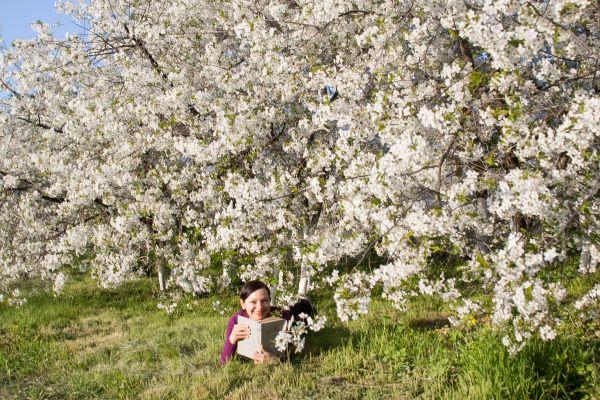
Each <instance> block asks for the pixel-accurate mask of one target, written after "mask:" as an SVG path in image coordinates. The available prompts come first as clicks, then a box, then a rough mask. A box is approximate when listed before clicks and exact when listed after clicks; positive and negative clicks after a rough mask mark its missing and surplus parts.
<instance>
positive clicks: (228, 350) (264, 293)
mask: <svg viewBox="0 0 600 400" xmlns="http://www.w3.org/2000/svg"><path fill="white" fill-rule="evenodd" d="M240 307H241V310H240V311H238V312H237V313H235V314H233V316H232V317H231V318H230V319H229V324H228V325H227V330H226V331H225V344H224V345H223V351H222V352H221V364H225V363H226V362H227V361H229V359H230V358H231V357H233V355H234V354H235V352H236V349H237V342H238V341H239V340H242V339H246V338H248V337H250V328H249V327H248V326H247V325H243V324H238V323H237V322H238V317H239V316H240V315H241V316H244V317H246V318H250V319H252V320H255V321H260V320H263V319H265V318H267V317H268V316H269V315H270V314H271V312H273V311H278V309H277V307H271V291H270V290H269V287H268V286H267V285H266V284H265V283H264V282H262V281H259V280H254V281H250V282H247V283H246V284H245V285H244V286H243V287H242V290H241V291H240ZM301 313H305V314H307V315H310V316H312V315H314V307H313V305H312V304H311V303H310V301H308V300H307V299H301V300H300V301H299V302H298V303H296V304H295V305H294V306H293V307H292V308H291V309H290V310H284V311H283V312H282V315H281V317H282V318H283V319H286V320H289V319H290V318H291V317H292V316H294V317H295V318H294V319H297V318H298V315H299V314H301ZM253 359H254V362H255V363H256V364H262V363H269V362H275V361H278V360H279V359H278V358H277V356H275V355H274V354H271V353H269V352H267V351H265V350H264V349H262V348H261V349H260V350H259V351H257V352H255V353H254V357H253Z"/></svg>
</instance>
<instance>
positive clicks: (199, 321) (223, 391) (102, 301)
mask: <svg viewBox="0 0 600 400" xmlns="http://www.w3.org/2000/svg"><path fill="white" fill-rule="evenodd" d="M153 287H154V286H153V283H152V282H150V281H139V282H135V283H129V284H127V285H124V286H123V287H121V288H118V289H116V290H105V289H100V288H97V287H95V286H94V285H93V283H92V282H91V281H89V280H87V279H80V280H77V281H74V282H71V283H70V284H69V285H68V286H67V288H66V291H65V293H64V294H63V295H62V296H60V297H54V296H52V295H51V294H40V295H38V296H36V297H34V298H32V299H30V301H29V302H28V303H26V304H25V305H24V306H22V307H20V308H9V307H5V306H0V399H3V400H4V399H6V400H12V399H19V400H20V399H78V400H79V399H136V398H139V399H220V398H228V399H252V398H256V399H278V398H281V399H305V398H319V399H321V398H325V399H380V398H397V399H412V398H424V399H430V398H431V399H434V398H435V399H438V398H441V399H444V398H447V399H465V398H472V399H525V398H537V399H558V398H565V399H567V398H569V399H570V398H576V399H577V398H580V399H584V398H588V399H594V398H600V387H599V385H598V383H597V382H598V381H600V356H599V354H600V341H599V339H598V334H597V332H594V331H592V332H591V333H590V331H589V330H586V328H585V326H584V325H582V324H581V321H579V320H578V319H577V318H573V320H572V321H571V322H568V323H567V325H566V326H564V327H563V334H562V335H561V336H559V337H558V338H557V339H556V340H555V341H553V342H542V341H539V340H535V341H532V342H531V343H530V344H529V345H528V346H527V347H526V348H525V349H524V350H523V351H521V352H520V353H519V354H518V355H516V356H515V357H510V356H509V355H508V353H507V351H506V350H505V348H504V347H503V346H502V344H501V343H500V339H501V334H500V333H498V332H495V331H494V330H492V329H491V328H489V327H486V326H479V327H475V328H474V329H473V330H471V331H457V330H452V329H450V328H449V327H447V326H446V325H445V324H444V323H443V321H444V317H445V316H446V315H445V314H444V308H443V306H442V305H441V304H439V303H437V302H434V301H428V300H423V301H420V302H417V303H415V304H413V305H412V306H411V308H410V309H409V310H408V311H407V312H399V311H397V310H395V309H393V308H391V307H390V306H389V305H387V304H385V303H381V302H378V301H375V302H374V303H373V305H372V312H371V313H370V314H369V315H367V316H365V317H363V318H362V319H359V320H358V321H353V322H351V323H349V324H341V323H336V322H333V321H334V318H333V312H334V307H333V304H332V302H331V299H327V298H326V297H323V298H319V299H318V306H319V308H320V310H321V311H322V312H324V313H325V314H326V315H328V316H329V317H330V320H331V321H332V322H330V323H329V324H328V325H327V327H326V328H325V329H324V330H323V331H321V332H318V333H313V334H312V335H311V336H309V339H308V344H307V350H306V351H305V352H304V353H302V354H300V355H298V356H296V357H295V358H294V359H293V360H292V362H290V363H283V364H280V365H273V366H254V365H252V364H250V363H246V362H242V361H239V360H233V361H232V362H230V363H229V364H228V365H227V366H225V367H221V366H219V364H218V357H219V354H220V350H221V346H222V344H223V339H224V329H225V325H226V323H227V317H228V315H225V316H221V315H219V314H218V313H217V312H215V311H214V310H213V308H212V302H213V301H214V300H216V299H217V298H216V297H211V298H204V299H200V300H197V301H196V302H195V304H192V305H193V307H191V308H192V309H187V308H185V307H182V308H181V309H178V311H177V312H176V313H174V314H173V315H171V316H169V315H167V314H166V313H165V312H163V311H161V310H158V309H157V308H156V304H157V294H156V293H155V292H154V289H153ZM220 300H221V302H222V303H225V304H228V305H229V307H230V308H229V311H230V312H232V311H233V304H235V301H236V300H235V298H233V297H227V298H224V299H220Z"/></svg>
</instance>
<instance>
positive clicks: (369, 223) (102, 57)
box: [0, 0, 600, 351]
mask: <svg viewBox="0 0 600 400" xmlns="http://www.w3.org/2000/svg"><path fill="white" fill-rule="evenodd" d="M57 8H58V9H59V11H62V12H64V13H67V14H70V15H72V16H73V17H74V18H75V19H76V20H78V21H80V23H81V25H82V26H84V27H86V34H85V35H79V36H78V35H72V36H70V37H68V38H67V39H65V40H59V39H57V38H55V37H54V36H53V35H52V33H51V27H49V26H48V25H45V24H43V23H37V24H35V28H36V30H37V33H38V34H37V37H36V38H35V39H32V40H18V41H15V42H14V43H13V44H12V45H11V46H10V47H7V48H4V49H3V51H2V55H1V57H2V58H1V62H0V79H1V81H0V84H1V85H2V91H3V96H2V100H1V103H0V104H1V112H0V118H1V119H2V120H1V124H0V129H1V130H0V208H1V212H0V222H1V223H0V296H2V298H4V299H5V300H7V301H10V302H19V301H22V294H21V293H20V292H19V290H20V287H19V283H20V282H23V280H24V279H33V278H42V279H43V280H47V281H51V282H53V285H54V289H55V290H56V291H57V292H58V291H60V289H61V287H62V285H63V284H64V282H65V279H66V278H67V276H68V271H70V270H72V268H74V267H76V268H80V269H84V270H88V271H90V272H91V273H92V274H93V275H94V276H95V277H96V278H97V280H98V282H99V283H100V284H101V285H103V286H105V287H112V286H116V285H118V284H120V283H121V282H123V281H125V280H128V279H132V278H135V277H136V276H139V275H140V274H144V273H146V272H147V271H152V273H154V271H156V274H157V276H158V277H159V282H160V283H159V284H160V287H161V289H163V290H164V289H167V288H168V289H170V290H183V291H185V292H189V293H194V294H201V293H205V292H210V291H212V290H217V289H219V288H221V287H224V286H227V285H229V284H230V283H231V281H232V279H234V278H240V279H242V280H247V279H251V278H262V279H265V280H267V281H269V282H270V283H271V284H272V285H273V287H274V288H276V289H277V293H278V301H279V302H281V303H283V304H285V303H287V302H290V301H292V300H293V298H294V296H295V294H296V293H298V292H299V293H300V294H306V293H307V292H310V291H311V290H315V289H318V288H321V287H324V286H331V287H332V290H333V291H334V299H335V301H336V305H337V312H338V316H339V318H340V319H341V320H348V319H353V318H356V317H358V315H359V314H362V313H366V312H367V311H368V308H369V302H370V299H371V297H372V293H373V289H376V288H379V289H380V290H379V289H378V292H379V291H381V293H382V296H383V297H384V298H385V299H387V300H389V301H390V302H392V303H393V304H394V305H395V306H397V307H399V308H403V307H405V306H406V304H407V302H408V301H409V300H410V299H411V298H412V297H414V296H417V295H436V296H441V297H442V298H443V299H444V300H445V301H447V302H448V303H449V304H450V305H451V306H452V307H453V308H454V310H455V311H456V312H455V315H454V317H453V318H452V321H453V322H454V323H455V324H461V323H464V322H465V321H468V320H469V319H470V318H473V317H474V316H477V317H479V316H490V317H491V319H492V321H494V322H495V323H502V324H505V323H508V324H510V326H511V327H512V329H511V333H510V334H509V335H507V336H506V338H505V343H506V345H507V346H509V348H510V349H511V351H518V350H519V349H520V348H521V347H522V345H523V344H524V343H525V342H526V340H527V339H528V338H530V337H531V336H532V335H539V336H540V337H542V339H545V340H549V339H552V338H553V337H554V336H555V335H556V326H557V324H559V322H560V321H559V320H558V319H557V315H558V311H559V310H560V309H561V308H564V307H567V306H569V304H568V303H567V302H566V301H565V299H564V297H565V290H564V288H563V285H562V283H561V281H560V279H559V278H560V276H561V271H562V270H563V269H564V268H565V267H564V265H565V260H567V259H576V258H578V259H579V262H580V265H579V270H578V273H580V274H587V273H594V272H596V268H597V265H598V262H599V261H600V247H599V240H598V239H599V238H598V235H597V233H596V232H597V231H598V229H597V228H598V210H599V206H600V203H599V201H598V199H599V196H598V190H599V189H600V186H599V185H600V183H599V177H600V175H599V174H600V171H599V168H600V165H599V153H598V150H599V132H600V129H599V127H600V121H599V120H600V99H599V97H598V91H599V86H600V83H599V81H598V78H597V74H598V56H599V55H598V48H599V46H598V44H599V43H598V37H599V36H598V34H599V27H598V16H599V12H600V10H599V9H598V6H597V4H596V3H595V2H590V1H579V2H567V1H563V0H559V1H554V2H547V1H516V0H504V1H493V2H492V1H484V0H473V1H459V0H456V1H427V2H425V1H415V0H412V1H402V0H396V1H393V0H380V1H375V0H357V1H350V2H349V1H338V0H325V1H310V0H296V1H294V0H285V1H284V0H281V1H246V0H234V1H207V0H201V1H198V0H169V1H161V2H153V1H150V0H111V1H108V0H91V1H89V2H86V1H82V0H79V1H64V2H59V3H58V4H57ZM370 255H376V256H377V257H378V259H379V260H380V262H378V263H373V265H371V264H370V263H367V262H365V260H366V259H367V258H368V257H369V256H370ZM440 259H451V260H452V262H451V263H446V264H444V265H447V266H449V267H451V270H444V268H441V267H440V265H442V264H441V263H440ZM348 260H350V261H348ZM342 261H343V262H342ZM473 284H476V285H477V287H479V288H480V290H481V291H480V292H478V293H475V294H474V295H472V293H471V291H465V290H464V288H470V287H472V286H473ZM597 293H598V287H596V288H594V289H593V290H592V291H591V292H590V293H588V294H587V295H586V297H585V298H583V299H581V300H580V301H579V302H578V303H577V304H576V306H578V307H579V308H584V307H596V306H597V299H598V295H597ZM482 294H483V295H486V296H487V297H482V296H481V295H482ZM482 298H485V299H487V300H482Z"/></svg>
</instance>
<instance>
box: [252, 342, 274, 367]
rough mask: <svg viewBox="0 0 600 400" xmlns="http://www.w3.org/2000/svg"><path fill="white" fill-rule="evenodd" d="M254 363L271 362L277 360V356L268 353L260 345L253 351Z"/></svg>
mask: <svg viewBox="0 0 600 400" xmlns="http://www.w3.org/2000/svg"><path fill="white" fill-rule="evenodd" d="M253 359H254V364H272V363H275V362H277V361H279V358H277V356H276V355H275V354H272V353H269V352H268V351H265V349H264V348H263V347H262V346H260V350H259V351H257V352H255V353H254V357H253Z"/></svg>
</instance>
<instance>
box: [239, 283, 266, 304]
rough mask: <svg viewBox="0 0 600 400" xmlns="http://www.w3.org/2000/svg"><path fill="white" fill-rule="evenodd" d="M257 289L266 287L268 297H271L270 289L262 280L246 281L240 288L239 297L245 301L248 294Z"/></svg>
mask: <svg viewBox="0 0 600 400" xmlns="http://www.w3.org/2000/svg"><path fill="white" fill-rule="evenodd" d="M259 289H266V290H267V293H269V297H271V291H270V290H269V287H268V286H267V284H266V283H264V282H263V281H259V280H254V281H250V282H246V284H245V285H244V286H242V290H240V299H242V301H246V299H247V298H248V296H250V295H251V294H252V293H254V292H255V291H257V290H259Z"/></svg>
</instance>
